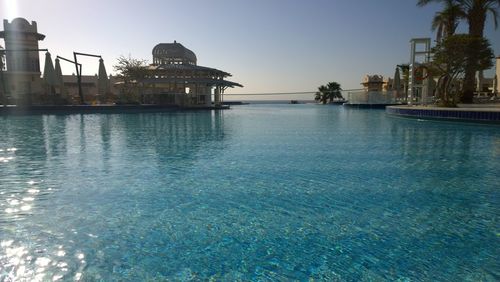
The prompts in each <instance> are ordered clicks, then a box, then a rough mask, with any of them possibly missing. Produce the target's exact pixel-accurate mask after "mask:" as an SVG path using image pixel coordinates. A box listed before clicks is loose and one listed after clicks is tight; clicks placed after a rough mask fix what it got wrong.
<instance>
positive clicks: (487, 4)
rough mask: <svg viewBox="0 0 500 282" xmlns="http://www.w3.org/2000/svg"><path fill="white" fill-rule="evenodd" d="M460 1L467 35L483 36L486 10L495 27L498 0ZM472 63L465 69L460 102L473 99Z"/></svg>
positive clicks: (473, 77)
mask: <svg viewBox="0 0 500 282" xmlns="http://www.w3.org/2000/svg"><path fill="white" fill-rule="evenodd" d="M461 2H463V5H464V6H465V8H466V14H467V22H468V23H469V35H471V36H474V37H483V33H484V26H485V22H486V16H487V14H488V12H490V13H491V15H492V16H493V24H494V25H495V29H496V28H497V26H498V22H497V18H498V13H497V10H498V8H499V7H500V0H467V1H466V0H462V1H461ZM472 65H473V64H472V63H470V64H469V67H468V68H467V69H466V71H465V76H464V93H463V97H462V102H464V103H472V101H473V99H472V98H473V96H474V84H475V76H476V69H474V68H473V67H472Z"/></svg>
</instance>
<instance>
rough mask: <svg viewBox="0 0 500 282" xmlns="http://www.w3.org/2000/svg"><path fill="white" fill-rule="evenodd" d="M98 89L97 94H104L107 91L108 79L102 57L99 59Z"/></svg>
mask: <svg viewBox="0 0 500 282" xmlns="http://www.w3.org/2000/svg"><path fill="white" fill-rule="evenodd" d="M97 79H98V91H99V94H106V93H108V92H109V80H108V74H107V73H106V68H105V67H104V61H103V59H102V58H101V59H99V76H98V78H97Z"/></svg>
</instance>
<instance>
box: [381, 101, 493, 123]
mask: <svg viewBox="0 0 500 282" xmlns="http://www.w3.org/2000/svg"><path fill="white" fill-rule="evenodd" d="M385 112H386V113H387V114H389V115H393V116H400V117H407V118H417V119H429V120H443V121H461V122H477V123H489V124H500V105H496V104H493V105H479V104H478V105H460V107H458V108H444V107H436V106H408V105H405V106H387V107H386V108H385Z"/></svg>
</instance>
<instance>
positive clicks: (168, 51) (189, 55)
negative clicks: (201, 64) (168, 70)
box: [153, 41, 196, 65]
mask: <svg viewBox="0 0 500 282" xmlns="http://www.w3.org/2000/svg"><path fill="white" fill-rule="evenodd" d="M153 64H154V65H163V64H190V65H196V55H195V54H194V52H193V51H191V50H189V49H188V48H186V47H184V45H182V44H180V43H177V42H176V41H174V43H160V44H158V45H156V46H155V47H154V48H153Z"/></svg>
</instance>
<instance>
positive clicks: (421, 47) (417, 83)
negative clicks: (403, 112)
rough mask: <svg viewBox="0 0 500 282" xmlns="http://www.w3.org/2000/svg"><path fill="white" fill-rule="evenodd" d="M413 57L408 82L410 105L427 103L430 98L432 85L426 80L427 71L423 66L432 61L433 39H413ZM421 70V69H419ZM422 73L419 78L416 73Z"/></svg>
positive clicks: (411, 41) (411, 42) (411, 43)
mask: <svg viewBox="0 0 500 282" xmlns="http://www.w3.org/2000/svg"><path fill="white" fill-rule="evenodd" d="M410 45H411V56H410V73H409V81H408V105H412V104H413V103H414V102H417V103H424V104H425V103H426V100H427V97H428V96H429V88H430V83H429V79H428V78H426V76H427V71H426V70H425V68H422V66H423V64H425V63H428V62H429V60H430V52H431V39H430V38H413V39H412V40H410ZM419 68H420V69H419ZM417 72H421V73H420V74H419V75H420V76H417V75H416V73H417Z"/></svg>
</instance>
